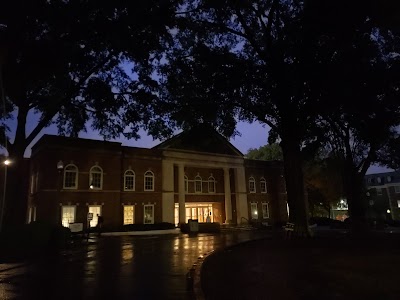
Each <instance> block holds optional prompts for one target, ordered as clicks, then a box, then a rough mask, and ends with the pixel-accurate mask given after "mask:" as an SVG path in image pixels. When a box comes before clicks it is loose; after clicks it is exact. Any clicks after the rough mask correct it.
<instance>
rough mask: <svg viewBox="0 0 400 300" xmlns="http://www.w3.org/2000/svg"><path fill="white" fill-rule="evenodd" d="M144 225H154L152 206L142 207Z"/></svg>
mask: <svg viewBox="0 0 400 300" xmlns="http://www.w3.org/2000/svg"><path fill="white" fill-rule="evenodd" d="M144 224H154V205H153V204H147V205H145V206H144Z"/></svg>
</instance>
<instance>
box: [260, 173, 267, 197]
mask: <svg viewBox="0 0 400 300" xmlns="http://www.w3.org/2000/svg"><path fill="white" fill-rule="evenodd" d="M263 184H264V186H265V190H264V191H263ZM260 192H261V194H266V193H268V189H267V181H266V180H265V178H264V177H261V179H260Z"/></svg>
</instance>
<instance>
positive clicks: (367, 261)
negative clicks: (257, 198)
mask: <svg viewBox="0 0 400 300" xmlns="http://www.w3.org/2000/svg"><path fill="white" fill-rule="evenodd" d="M201 283H202V288H203V292H204V296H205V298H206V299H271V300H274V299H279V300H286V299H288V300H289V299H305V300H306V299H307V300H313V299H318V300H324V299H327V300H330V299H340V300H342V299H354V300H355V299H363V300H367V299H375V300H389V299H393V300H398V299H400V234H399V233H389V232H381V233H374V234H373V235H372V236H369V237H365V238H351V237H349V236H348V235H347V234H343V233H339V234H337V235H329V237H328V236H316V237H315V238H313V239H310V240H282V239H279V238H277V239H274V238H269V239H264V240H259V241H250V242H247V243H244V244H241V245H237V246H234V247H230V248H227V249H225V250H223V251H219V252H216V253H215V254H213V255H211V256H209V257H208V258H207V259H206V260H205V262H204V264H203V268H202V272H201Z"/></svg>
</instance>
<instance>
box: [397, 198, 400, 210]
mask: <svg viewBox="0 0 400 300" xmlns="http://www.w3.org/2000/svg"><path fill="white" fill-rule="evenodd" d="M397 207H398V208H400V200H397Z"/></svg>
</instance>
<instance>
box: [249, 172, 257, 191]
mask: <svg viewBox="0 0 400 300" xmlns="http://www.w3.org/2000/svg"><path fill="white" fill-rule="evenodd" d="M251 183H253V184H254V190H252V189H251ZM249 192H250V193H252V194H253V193H256V192H257V188H256V180H255V179H254V177H253V176H251V177H249Z"/></svg>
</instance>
